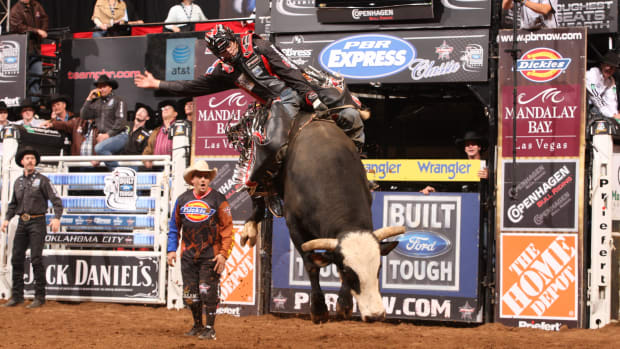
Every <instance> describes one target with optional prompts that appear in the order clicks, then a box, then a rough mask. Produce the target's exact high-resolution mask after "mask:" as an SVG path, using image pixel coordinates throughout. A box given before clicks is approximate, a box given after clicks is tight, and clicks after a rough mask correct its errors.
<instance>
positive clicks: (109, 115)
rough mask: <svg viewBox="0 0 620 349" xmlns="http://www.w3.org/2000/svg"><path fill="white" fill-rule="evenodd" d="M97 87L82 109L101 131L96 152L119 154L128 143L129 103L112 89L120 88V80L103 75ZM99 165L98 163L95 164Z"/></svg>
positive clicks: (81, 111) (85, 116)
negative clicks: (127, 114)
mask: <svg viewBox="0 0 620 349" xmlns="http://www.w3.org/2000/svg"><path fill="white" fill-rule="evenodd" d="M94 85H95V86H96V88H95V89H94V90H92V91H90V93H89V94H88V97H87V98H86V101H84V105H83V106H82V109H81V110H80V116H81V117H82V119H85V120H93V119H94V120H95V126H96V127H97V130H98V131H99V134H98V135H97V139H96V142H95V143H96V144H97V145H96V146H95V153H97V154H98V155H113V154H118V153H120V151H121V150H122V149H123V148H124V147H125V144H127V140H128V139H129V134H128V131H127V127H126V126H127V125H126V121H127V116H126V113H127V105H126V103H125V101H124V100H123V99H122V98H120V97H119V96H117V95H115V94H114V93H113V92H112V91H113V90H115V89H117V88H118V82H116V80H113V79H110V78H109V77H108V76H107V75H105V74H104V75H101V76H99V78H98V79H97V81H95V82H94ZM93 165H94V166H97V164H93Z"/></svg>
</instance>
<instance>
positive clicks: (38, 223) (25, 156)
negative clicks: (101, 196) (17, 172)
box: [0, 147, 63, 308]
mask: <svg viewBox="0 0 620 349" xmlns="http://www.w3.org/2000/svg"><path fill="white" fill-rule="evenodd" d="M40 160H41V156H40V155H39V153H38V152H37V151H36V150H35V149H33V148H31V147H24V148H23V149H22V150H20V151H19V152H18V153H17V154H16V155H15V162H16V163H17V165H19V166H20V167H23V168H24V174H23V175H22V176H20V177H18V178H17V179H16V180H15V184H14V186H13V188H14V190H13V197H12V199H11V202H10V203H9V206H8V209H7V211H6V218H5V219H4V222H3V223H2V228H0V230H1V231H3V232H4V231H6V229H7V227H8V226H9V221H10V220H11V219H12V218H13V217H14V216H16V215H18V216H19V223H18V225H17V231H15V237H14V238H13V257H12V258H11V264H12V266H13V286H12V289H11V299H10V300H9V301H8V303H6V304H4V306H5V307H14V306H16V305H18V304H21V303H23V302H24V258H25V255H26V249H28V247H30V260H31V262H32V269H33V272H34V301H33V302H32V303H31V304H30V305H28V306H27V308H38V307H40V306H42V305H43V304H45V268H44V266H43V244H44V243H45V235H46V231H45V213H46V211H47V202H48V200H49V201H51V202H52V204H53V206H54V218H52V220H51V222H50V227H51V230H52V231H53V232H57V231H58V230H59V229H60V217H61V216H62V210H63V208H62V200H61V199H60V198H59V197H58V193H56V189H54V186H53V185H52V184H51V182H50V180H49V179H48V178H47V177H45V176H44V175H42V174H40V173H39V172H37V171H36V169H35V166H36V165H38V164H39V161H40Z"/></svg>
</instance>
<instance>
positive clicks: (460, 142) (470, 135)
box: [454, 131, 487, 148]
mask: <svg viewBox="0 0 620 349" xmlns="http://www.w3.org/2000/svg"><path fill="white" fill-rule="evenodd" d="M467 141H474V142H476V143H478V145H480V148H485V147H486V146H487V140H486V139H485V138H483V137H482V136H480V135H479V134H478V133H477V132H476V131H467V132H465V135H464V136H463V138H458V139H457V140H456V141H455V142H454V143H455V144H456V145H457V146H458V147H459V148H460V147H463V146H464V145H465V142H467Z"/></svg>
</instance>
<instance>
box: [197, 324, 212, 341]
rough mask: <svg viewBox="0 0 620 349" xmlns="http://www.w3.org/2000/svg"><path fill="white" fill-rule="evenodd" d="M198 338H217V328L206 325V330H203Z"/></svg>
mask: <svg viewBox="0 0 620 349" xmlns="http://www.w3.org/2000/svg"><path fill="white" fill-rule="evenodd" d="M198 338H200V339H212V340H215V339H217V338H215V329H213V327H209V326H206V327H205V328H204V330H202V333H200V336H198Z"/></svg>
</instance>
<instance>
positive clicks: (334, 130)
mask: <svg viewBox="0 0 620 349" xmlns="http://www.w3.org/2000/svg"><path fill="white" fill-rule="evenodd" d="M311 118H312V115H311V114H309V113H304V112H302V114H300V116H298V117H297V118H296V119H295V122H294V124H293V126H292V128H291V132H290V137H289V146H288V149H287V151H286V156H285V160H284V164H283V168H282V169H281V172H280V174H279V175H278V177H277V178H276V182H277V186H278V190H279V191H281V193H280V194H281V195H282V198H283V199H284V217H285V218H286V224H287V226H288V229H289V231H290V235H291V239H292V241H293V243H294V245H295V248H296V249H297V250H298V251H299V253H300V254H301V256H302V257H303V260H304V267H305V269H306V271H307V272H308V275H309V277H310V283H311V286H312V296H311V302H310V313H311V318H312V321H313V322H314V323H320V322H325V321H327V320H328V311H327V306H326V305H325V296H324V295H323V291H322V290H321V287H320V285H319V268H320V267H324V266H326V265H328V264H331V263H334V264H336V266H337V268H338V271H339V273H340V279H341V281H342V287H341V288H340V291H339V293H338V302H337V315H338V317H339V318H342V319H348V318H350V317H351V313H352V310H353V300H352V297H351V296H352V295H353V296H354V297H355V299H356V301H357V305H358V308H359V311H360V313H361V317H362V320H364V321H376V320H383V319H384V318H385V309H384V306H383V302H382V298H381V294H380V293H379V280H378V276H379V269H380V266H381V256H382V255H386V254H387V253H389V252H390V251H391V250H392V249H393V248H394V247H396V245H397V244H398V242H397V241H391V242H382V240H384V239H386V238H389V237H391V236H395V235H398V234H402V233H404V231H405V228H404V227H387V228H382V229H379V230H376V231H373V225H372V217H371V202H372V196H371V194H370V191H369V189H368V182H367V179H366V172H365V170H364V168H363V166H362V163H361V161H360V157H359V154H358V152H357V150H356V148H355V146H354V144H353V142H351V140H350V139H349V138H348V137H347V136H346V135H345V134H344V133H343V132H342V130H341V129H340V128H339V127H338V126H337V125H336V124H335V123H334V122H331V121H327V120H314V121H312V122H310V121H311ZM261 209H262V211H261ZM263 212H264V206H263V207H260V208H255V214H254V215H253V216H252V217H251V218H250V219H249V220H248V221H247V222H246V224H245V226H244V229H243V232H242V234H241V236H242V239H241V244H242V245H245V243H246V241H249V244H250V245H251V246H253V245H254V244H255V243H256V238H257V222H258V221H259V220H260V219H261V216H262V214H263ZM320 250H323V251H324V252H320Z"/></svg>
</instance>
